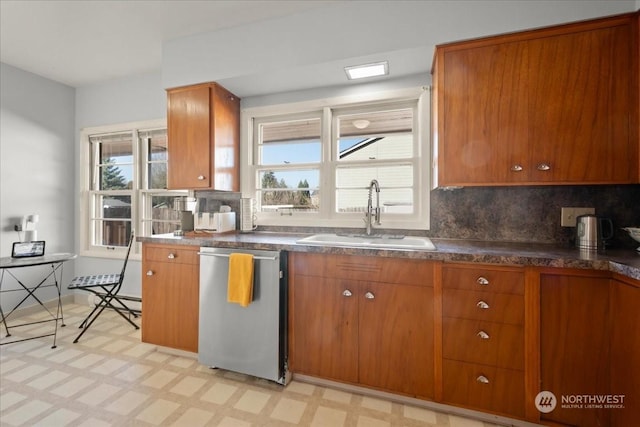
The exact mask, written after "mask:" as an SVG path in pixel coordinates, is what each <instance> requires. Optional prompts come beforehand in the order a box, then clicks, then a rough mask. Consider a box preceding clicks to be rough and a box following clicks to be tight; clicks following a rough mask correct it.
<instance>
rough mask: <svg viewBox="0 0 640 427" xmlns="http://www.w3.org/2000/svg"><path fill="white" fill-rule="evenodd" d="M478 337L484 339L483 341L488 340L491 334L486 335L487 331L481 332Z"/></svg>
mask: <svg viewBox="0 0 640 427" xmlns="http://www.w3.org/2000/svg"><path fill="white" fill-rule="evenodd" d="M476 335H477V336H479V337H480V338H482V339H483V340H488V339H489V334H488V333H486V332H485V331H480V332H478V333H477V334H476Z"/></svg>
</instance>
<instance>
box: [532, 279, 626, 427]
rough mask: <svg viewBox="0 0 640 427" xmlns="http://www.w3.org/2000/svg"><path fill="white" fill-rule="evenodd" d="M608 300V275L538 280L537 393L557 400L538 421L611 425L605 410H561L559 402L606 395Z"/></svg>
mask: <svg viewBox="0 0 640 427" xmlns="http://www.w3.org/2000/svg"><path fill="white" fill-rule="evenodd" d="M609 298H610V292H609V273H608V272H602V274H598V273H597V272H594V271H590V270H572V271H567V270H564V271H557V274H556V272H554V273H543V274H541V275H540V354H541V361H540V364H541V366H540V374H541V385H540V389H541V390H546V391H550V392H552V393H554V395H555V396H556V398H557V400H558V404H557V406H556V408H555V409H554V410H553V411H552V412H550V413H548V414H544V413H543V414H541V418H542V420H543V421H544V420H546V421H553V422H556V423H561V424H567V425H572V426H581V427H589V426H608V425H611V420H610V413H611V410H607V409H604V408H587V407H583V408H575V407H564V408H563V407H562V396H565V397H566V398H569V396H584V395H608V394H609V393H610V392H611V388H610V386H609V375H610V373H609V363H610V354H609V321H610V308H609ZM636 309H637V308H636ZM572 399H573V398H572Z"/></svg>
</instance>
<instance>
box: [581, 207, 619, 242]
mask: <svg viewBox="0 0 640 427" xmlns="http://www.w3.org/2000/svg"><path fill="white" fill-rule="evenodd" d="M612 237H613V223H612V222H611V219H609V218H604V217H599V216H596V215H593V214H587V215H580V216H579V217H577V218H576V247H578V248H580V249H589V250H598V249H604V247H605V245H606V244H607V241H608V240H609V239H611V238H612Z"/></svg>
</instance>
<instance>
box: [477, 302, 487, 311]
mask: <svg viewBox="0 0 640 427" xmlns="http://www.w3.org/2000/svg"><path fill="white" fill-rule="evenodd" d="M476 307H478V308H481V309H483V310H486V309H488V308H489V304H487V303H486V302H484V301H478V303H477V304H476Z"/></svg>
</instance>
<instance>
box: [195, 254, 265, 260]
mask: <svg viewBox="0 0 640 427" xmlns="http://www.w3.org/2000/svg"><path fill="white" fill-rule="evenodd" d="M198 255H203V256H216V257H220V258H229V254H215V253H211V252H198ZM253 259H258V260H268V261H275V260H277V259H278V258H277V257H268V256H254V257H253Z"/></svg>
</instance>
